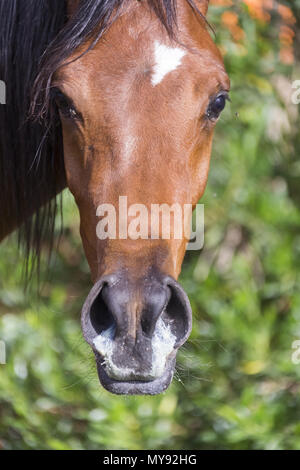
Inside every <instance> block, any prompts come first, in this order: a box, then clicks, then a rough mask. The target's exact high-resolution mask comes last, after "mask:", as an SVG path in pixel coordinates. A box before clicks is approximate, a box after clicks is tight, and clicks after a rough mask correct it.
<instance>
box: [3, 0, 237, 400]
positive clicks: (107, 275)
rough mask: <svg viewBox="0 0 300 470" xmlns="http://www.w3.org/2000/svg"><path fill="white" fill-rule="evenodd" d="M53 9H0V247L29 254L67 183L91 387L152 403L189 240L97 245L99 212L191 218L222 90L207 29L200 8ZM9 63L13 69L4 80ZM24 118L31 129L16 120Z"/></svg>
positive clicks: (176, 338)
mask: <svg viewBox="0 0 300 470" xmlns="http://www.w3.org/2000/svg"><path fill="white" fill-rule="evenodd" d="M7 3H9V4H11V5H10V6H7ZM63 3H64V2H62V1H61V0H60V1H57V0H55V1H52V2H51V1H43V2H40V1H38V2H37V1H36V0H34V1H29V2H28V1H27V0H26V1H24V0H11V1H10V2H6V1H5V0H0V16H1V18H4V19H5V15H6V18H7V24H8V26H1V28H0V51H1V55H0V66H1V69H0V79H2V80H3V81H5V82H6V85H7V88H8V91H7V97H6V105H5V106H3V105H2V106H1V107H0V108H1V109H0V112H1V113H2V114H1V116H0V123H4V122H5V119H6V128H5V134H4V131H3V130H2V131H1V134H0V143H1V146H0V156H1V155H2V157H1V159H0V175H1V180H2V181H3V188H4V189H3V192H2V196H3V199H2V200H1V213H2V225H0V240H1V239H3V238H4V237H5V236H6V235H8V234H9V233H10V232H11V231H13V230H14V229H15V228H17V227H18V226H20V225H21V224H25V225H24V227H25V236H26V237H25V238H26V240H27V246H31V245H34V244H35V245H37V251H39V246H40V242H41V239H42V237H43V234H44V233H45V230H46V229H47V227H48V225H49V224H50V226H51V224H52V223H53V217H54V211H53V205H52V206H51V205H49V201H50V200H51V198H53V196H55V194H57V193H58V192H60V191H61V189H63V188H64V187H65V186H66V185H67V186H68V188H69V189H70V191H71V192H72V194H73V195H74V197H75V200H76V203H77V206H78V208H79V212H80V221H81V223H80V233H81V238H82V243H83V247H84V250H85V254H86V257H87V260H88V263H89V266H90V270H91V275H92V280H93V283H94V286H93V288H92V290H91V292H90V294H89V295H88V297H87V300H86V302H85V305H84V307H83V310H82V328H83V334H84V337H85V339H86V340H87V342H88V343H89V344H90V345H91V347H92V349H93V351H94V353H95V357H96V363H97V368H98V374H99V378H100V381H101V383H102V385H103V386H104V387H105V388H106V389H107V390H109V391H111V392H113V393H117V394H156V393H160V392H162V391H163V390H165V389H166V388H167V387H168V386H169V384H170V382H171V380H172V377H173V372H174V367H175V359H176V353H177V350H178V348H179V347H180V346H181V345H182V344H183V343H184V342H185V341H186V340H187V338H188V336H189V333H190V330H191V321H192V319H191V308H190V304H189V301H188V298H187V296H186V294H185V292H184V291H183V289H182V288H181V287H180V286H179V284H178V283H177V279H178V276H179V273H180V269H181V264H182V261H183V257H184V253H185V250H186V242H187V240H186V238H185V237H182V238H181V239H175V238H174V237H170V238H169V239H165V238H163V237H162V236H161V233H160V234H159V236H157V237H156V238H147V239H145V238H142V237H140V238H137V239H128V238H127V239H126V238H125V237H120V236H118V237H115V238H106V239H100V238H99V237H98V236H97V223H98V222H99V218H98V217H97V213H98V207H99V205H101V204H104V203H105V204H111V205H112V206H113V207H115V208H116V209H118V208H119V197H120V195H122V196H126V197H127V199H128V204H142V205H143V206H144V207H146V208H149V209H150V206H151V205H152V204H159V205H160V204H163V203H164V204H168V205H169V206H172V205H173V204H179V205H180V206H181V207H183V206H184V205H186V204H191V205H192V206H193V207H194V206H195V205H196V204H197V202H198V200H199V198H200V197H201V196H202V194H203V192H204V189H205V185H206V181H207V175H208V169H209V161H210V154H211V145H212V137H213V131H214V127H215V124H216V121H217V120H218V117H219V115H220V113H221V111H222V110H223V108H224V107H225V103H226V99H227V98H228V92H229V79H228V77H227V75H226V72H225V70H224V65H223V61H222V58H221V55H220V53H219V51H218V49H217V47H216V46H215V44H214V42H213V40H212V39H211V35H210V33H209V31H208V24H207V21H206V19H205V16H206V13H207V8H208V0H148V1H147V0H140V1H138V0H68V1H67V2H66V5H65V6H66V7H67V10H64V9H63V7H62V4H63ZM28 4H30V5H28ZM51 15H52V16H51ZM22 18H23V23H22V21H21V20H22ZM26 28H27V29H26ZM28 30H30V32H28ZM5 40H6V41H9V44H8V45H7V43H5ZM26 40H27V43H26ZM16 42H18V44H16ZM22 54H23V56H24V58H22V57H21V55H22ZM13 55H14V56H18V57H19V60H20V63H21V65H19V64H18V63H17V62H16V63H17V65H16V68H17V71H14V72H12V66H11V64H10V62H9V61H10V60H11V59H12V56H13ZM37 59H41V60H40V61H38V60H37ZM38 63H39V65H37V64H38ZM26 64H27V65H26ZM29 64H31V65H29ZM28 68H29V70H28ZM8 70H9V72H8ZM12 73H14V74H17V77H14V83H15V82H16V80H17V79H18V85H17V87H15V89H12V87H11V85H10V83H9V81H10V78H11V74H12ZM22 73H23V75H22ZM1 74H2V76H1ZM34 77H35V83H34V86H33V92H32V95H31V98H30V99H29V89H30V84H31V81H32V79H33V78H34ZM22 79H23V80H24V86H22ZM20 103H21V104H20ZM4 108H5V110H4ZM29 108H30V109H31V116H32V115H34V116H35V117H36V118H38V119H35V120H30V119H26V117H27V116H28V109H29ZM17 111H19V112H18V117H17V118H16V116H15V115H16V112H17ZM5 113H6V114H5ZM16 119H17V121H16ZM12 120H13V122H14V129H13V130H11V127H12V122H11V121H12ZM3 125H4V124H3ZM8 128H9V132H10V133H9V135H8ZM8 160H10V161H8ZM20 168H21V169H20ZM12 175H13V176H12ZM12 181H13V185H12ZM34 213H36V214H37V215H36V216H35V218H32V215H33V214H34ZM49 221H50V222H49ZM48 222H49V224H48V225H47V223H48ZM129 222H130V217H129V219H128V223H129ZM44 227H46V228H45V230H44Z"/></svg>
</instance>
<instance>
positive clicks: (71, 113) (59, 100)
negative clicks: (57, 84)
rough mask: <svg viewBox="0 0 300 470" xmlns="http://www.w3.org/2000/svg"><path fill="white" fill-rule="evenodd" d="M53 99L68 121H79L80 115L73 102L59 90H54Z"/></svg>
mask: <svg viewBox="0 0 300 470" xmlns="http://www.w3.org/2000/svg"><path fill="white" fill-rule="evenodd" d="M52 95H53V99H54V101H55V103H56V106H57V107H58V109H59V111H60V112H61V114H62V115H63V116H64V117H66V118H68V119H79V118H80V114H79V113H78V112H77V111H76V108H75V107H74V105H73V103H72V101H71V100H70V99H69V98H68V97H67V96H66V95H64V93H62V92H61V91H60V90H59V89H57V88H56V89H54V90H53V94H52Z"/></svg>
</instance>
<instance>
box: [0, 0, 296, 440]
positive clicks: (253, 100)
mask: <svg viewBox="0 0 300 470" xmlns="http://www.w3.org/2000/svg"><path fill="white" fill-rule="evenodd" d="M291 3H292V2H291ZM293 3H294V5H292V6H294V7H295V8H296V6H295V5H296V3H295V2H293ZM298 3H299V2H298ZM298 3H297V5H298ZM299 8H300V5H299ZM223 10H224V8H220V7H218V8H215V9H212V10H211V16H210V19H211V21H212V22H213V23H214V24H216V26H217V41H218V43H219V44H220V45H222V47H223V48H225V49H226V51H227V54H226V56H225V62H226V66H227V70H228V72H229V75H230V77H231V81H232V92H231V100H232V103H231V105H230V106H228V108H227V110H226V112H225V114H224V115H223V117H222V119H221V121H220V123H219V124H218V128H217V131H216V137H215V143H214V150H213V157H212V164H211V172H210V177H209V181H208V187H207V191H206V194H205V197H204V198H203V200H202V202H203V203H204V204H205V217H206V235H205V237H206V241H205V248H204V249H203V250H202V252H201V254H199V253H192V252H189V253H188V254H187V256H186V258H185V261H184V266H183V271H182V276H181V282H182V284H183V286H184V288H185V289H186V291H187V293H188V295H189V297H190V300H191V303H192V307H193V312H194V326H193V332H192V335H191V339H190V341H189V342H188V343H187V345H185V346H184V347H183V348H182V350H181V352H180V353H179V358H178V365H177V372H176V378H175V380H174V383H173V384H172V385H171V387H170V389H169V390H168V391H167V392H166V393H165V394H163V395H160V396H157V397H116V396H112V395H110V394H108V393H107V392H105V391H104V390H103V389H102V388H100V386H99V383H98V378H97V374H96V370H95V365H94V360H93V357H92V354H91V351H90V348H89V347H88V346H87V345H86V344H85V343H84V341H83V339H82V335H81V330H80V321H79V318H80V309H81V305H82V303H83V301H84V299H85V296H86V295H87V293H88V291H89V288H90V280H89V271H88V267H87V265H86V261H85V259H84V256H83V253H82V248H81V242H80V238H79V234H78V215H77V210H76V208H75V205H74V203H73V200H72V198H71V196H70V195H69V194H68V193H67V194H65V209H64V217H65V227H66V230H65V232H64V234H63V236H62V239H61V243H60V246H59V249H58V251H57V252H56V254H55V255H54V256H53V258H52V261H51V262H50V264H49V266H48V271H49V272H48V275H47V277H46V280H45V281H44V282H43V284H42V289H41V296H40V297H38V296H37V295H35V293H34V292H35V289H34V287H33V288H32V289H31V290H30V291H28V292H27V293H24V290H23V285H22V258H21V257H18V250H17V246H16V243H15V241H14V238H10V239H8V240H7V241H6V242H5V243H3V244H2V245H1V246H0V260H1V261H0V339H5V341H6V344H7V364H6V365H5V366H1V365H0V448H1V447H2V448H4V449H24V448H25V449H116V448H121V449H143V448H145V449H152V448H157V449H165V448H171V449H192V448H194V449H195V448H196V449H220V448H225V449H258V448H260V449H261V448H264V449H297V448H299V447H300V423H299V416H300V395H299V391H300V382H299V380H300V365H296V364H293V362H292V360H291V356H292V352H293V349H292V343H293V341H294V340H296V339H300V289H299V280H300V279H299V277H300V276H299V266H300V211H299V204H300V194H299V185H300V165H299V152H300V139H299V121H298V120H297V119H298V113H299V107H297V106H296V105H292V104H291V100H290V96H291V93H292V89H291V82H292V79H296V78H297V76H298V79H299V78H300V70H299V67H298V65H297V64H296V66H295V68H294V70H292V69H291V68H287V67H284V66H283V65H282V64H281V63H280V62H279V55H278V51H279V44H278V39H277V38H278V25H277V23H276V18H274V19H273V20H272V24H265V25H263V24H261V23H259V22H255V21H254V20H253V19H252V18H251V17H250V16H249V14H248V11H247V9H246V8H244V7H241V6H240V7H238V15H239V18H240V23H241V25H242V27H243V29H244V31H245V32H246V38H245V40H244V41H243V43H242V44H236V43H235V42H234V41H233V40H232V38H231V36H230V34H229V32H228V31H227V29H226V28H223V27H222V25H221V24H219V23H220V17H221V13H222V12H223ZM297 74H298V75H297ZM237 113H238V114H237ZM45 264H47V259H46V258H45Z"/></svg>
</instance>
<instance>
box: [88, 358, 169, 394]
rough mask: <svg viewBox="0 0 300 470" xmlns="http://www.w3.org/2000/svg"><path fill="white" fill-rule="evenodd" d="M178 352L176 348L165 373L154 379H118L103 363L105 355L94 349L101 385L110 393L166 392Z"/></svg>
mask: <svg viewBox="0 0 300 470" xmlns="http://www.w3.org/2000/svg"><path fill="white" fill-rule="evenodd" d="M176 353H177V351H176V350H174V352H173V353H172V354H170V356H169V357H168V359H167V361H166V365H165V369H164V372H163V374H162V375H161V376H160V377H158V378H155V379H153V380H148V381H147V380H140V379H139V378H137V379H136V380H135V379H132V380H117V379H114V378H111V377H110V376H109V375H108V374H107V372H106V370H105V365H104V364H103V357H102V356H101V354H99V353H98V351H94V354H95V358H96V364H97V371H98V376H99V380H100V383H101V385H102V386H103V387H104V388H105V389H106V390H107V391H109V392H110V393H114V394H116V395H157V394H159V393H162V392H164V391H165V390H166V389H167V388H168V387H169V385H170V383H171V381H172V379H173V375H174V370H175V364H176Z"/></svg>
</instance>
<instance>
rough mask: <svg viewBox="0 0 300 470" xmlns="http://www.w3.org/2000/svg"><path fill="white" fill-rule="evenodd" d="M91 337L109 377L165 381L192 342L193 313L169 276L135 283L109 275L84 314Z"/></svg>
mask: <svg viewBox="0 0 300 470" xmlns="http://www.w3.org/2000/svg"><path fill="white" fill-rule="evenodd" d="M82 328H83V333H84V336H85V339H86V340H87V341H88V343H89V344H90V345H91V346H92V348H93V350H94V352H95V354H96V358H97V362H98V365H99V361H100V360H101V366H102V367H103V369H104V371H105V373H106V374H107V375H108V376H109V377H110V378H111V379H114V380H118V381H137V380H139V381H151V380H154V379H156V378H158V377H160V376H161V375H162V374H163V373H164V370H165V367H166V364H167V362H168V360H169V359H170V357H172V358H173V359H174V357H175V355H176V352H177V349H178V348H179V347H180V346H181V345H182V344H183V343H184V342H185V341H186V339H187V337H188V335H189V333H190V329H191V309H190V304H189V302H188V299H187V296H186V294H185V293H184V291H183V289H182V288H181V287H180V286H179V284H178V283H177V282H176V281H175V280H174V279H173V278H171V277H168V276H159V275H156V276H146V277H145V278H144V279H142V280H138V281H135V282H132V281H129V280H128V278H127V277H125V276H113V275H112V276H107V277H104V278H102V279H100V280H99V281H98V282H97V283H96V284H95V286H94V287H93V289H92V290H91V292H90V294H89V296H88V298H87V300H86V302H85V305H84V307H83V312H82Z"/></svg>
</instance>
